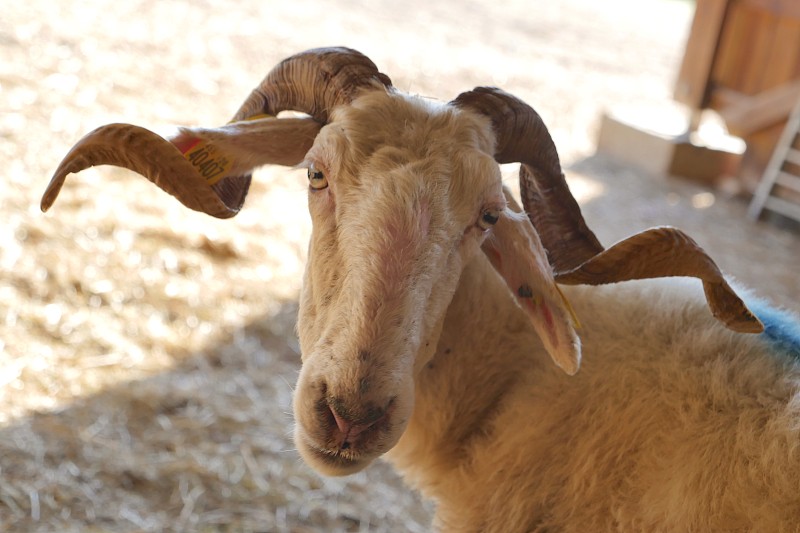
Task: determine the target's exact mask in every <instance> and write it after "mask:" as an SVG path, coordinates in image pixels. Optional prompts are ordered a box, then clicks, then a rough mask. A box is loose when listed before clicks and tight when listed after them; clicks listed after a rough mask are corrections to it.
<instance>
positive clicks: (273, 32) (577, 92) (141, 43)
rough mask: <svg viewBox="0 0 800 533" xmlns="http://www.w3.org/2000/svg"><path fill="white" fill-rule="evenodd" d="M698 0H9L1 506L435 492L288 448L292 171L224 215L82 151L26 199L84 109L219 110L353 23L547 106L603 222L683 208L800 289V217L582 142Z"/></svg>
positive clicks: (228, 109)
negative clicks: (316, 468)
mask: <svg viewBox="0 0 800 533" xmlns="http://www.w3.org/2000/svg"><path fill="white" fill-rule="evenodd" d="M691 9H692V5H691V3H689V2H680V1H671V0H648V1H644V2H642V1H636V0H630V1H622V0H613V1H606V2H600V3H598V2H594V1H592V0H584V1H580V0H568V1H562V2H529V1H525V2H523V1H518V2H517V1H510V2H506V3H502V4H486V5H480V4H470V5H469V9H465V8H464V7H463V5H462V4H461V3H458V2H444V3H437V4H435V5H432V4H430V3H423V2H419V3H415V2H411V3H406V4H402V5H401V4H398V3H392V2H377V3H375V2H372V3H366V2H358V1H351V2H348V1H343V2H337V3H330V2H319V1H316V0H306V1H298V2H292V3H272V2H256V1H250V0H247V1H242V2H237V3H235V4H232V3H229V2H223V1H221V0H208V1H205V2H178V1H160V2H154V1H152V0H141V1H133V2H110V1H101V0H87V1H83V2H77V3H72V4H70V3H64V2H44V1H41V0H31V1H28V2H16V3H10V4H9V5H7V6H4V8H3V11H4V12H3V16H2V17H0V57H2V58H3V60H2V61H0V102H2V107H0V168H2V169H3V173H2V176H3V184H4V191H3V193H2V194H0V210H2V215H3V224H0V529H2V530H6V531H162V530H165V529H175V530H204V531H216V530H235V531H256V530H257V531H298V532H299V531H366V530H369V531H403V530H408V531H427V530H428V521H429V517H430V512H431V510H430V507H423V506H422V505H421V504H420V501H419V497H418V496H416V495H413V494H411V493H409V492H408V491H407V490H406V489H404V488H403V487H402V485H401V483H400V482H399V480H398V479H397V478H396V476H394V475H393V474H392V473H391V472H390V471H389V469H388V468H387V467H386V466H385V465H380V464H379V465H376V466H374V467H372V468H370V469H369V470H368V472H366V473H365V474H361V475H359V476H355V477H354V478H352V479H350V480H324V479H322V478H320V477H318V476H317V475H316V474H314V473H313V472H311V471H310V470H309V469H308V468H307V467H306V466H305V465H303V464H302V463H301V462H300V461H299V459H298V457H297V455H296V453H295V452H294V450H293V445H292V443H291V439H290V431H291V416H290V405H291V387H292V384H293V383H294V380H295V377H296V372H297V369H298V354H297V350H298V348H297V345H296V340H295V338H294V334H293V329H292V327H293V321H294V313H295V312H296V299H297V294H298V291H299V284H300V276H301V272H302V265H303V263H304V255H305V250H306V242H307V235H308V232H309V229H310V222H309V220H308V216H307V213H306V207H305V196H304V190H305V187H306V186H305V184H304V177H303V175H302V172H298V171H287V170H284V169H265V170H263V171H260V172H259V173H258V174H257V176H256V179H255V182H256V183H255V185H254V187H253V189H252V191H251V194H250V197H249V200H248V203H247V206H246V208H245V210H244V211H243V212H242V213H241V214H240V215H239V216H237V217H236V218H235V219H232V220H229V221H219V220H213V219H210V218H208V217H206V216H204V215H200V214H197V213H192V212H188V211H187V210H185V208H183V207H182V206H181V205H180V204H178V203H177V202H176V201H174V200H173V199H171V198H169V197H167V196H166V195H164V194H162V193H160V191H158V190H156V189H155V188H154V187H152V186H151V185H150V184H149V183H147V182H146V181H145V180H144V179H142V178H140V177H138V176H135V175H133V174H132V173H130V172H127V171H122V170H118V169H111V168H108V167H101V168H97V169H91V170H87V171H84V172H82V173H80V174H79V175H77V176H72V177H70V178H69V179H68V181H67V184H66V186H65V188H64V191H63V193H62V195H61V197H60V198H59V200H58V201H57V202H56V204H55V206H54V207H53V209H52V211H51V212H50V213H48V214H47V215H43V214H41V213H40V212H39V209H38V201H39V196H40V195H41V193H42V191H43V190H44V188H45V186H46V183H47V181H48V180H49V177H50V174H51V172H52V171H53V169H54V168H55V167H56V165H57V164H58V162H59V160H60V158H61V157H63V155H64V154H65V153H66V152H67V150H68V149H69V148H70V147H71V146H72V145H73V144H74V143H75V142H76V141H77V140H78V139H79V138H80V137H81V136H82V135H83V134H85V133H86V132H88V131H90V130H91V129H93V128H95V127H97V126H99V125H101V124H106V123H110V122H117V121H122V122H132V123H136V124H138V125H141V126H145V127H148V128H150V129H153V130H155V131H168V129H169V128H170V127H172V126H173V125H175V124H186V125H220V124H224V123H226V122H227V121H228V120H229V119H230V116H231V115H232V113H233V112H234V110H235V109H236V108H237V107H238V105H239V103H240V102H241V101H242V100H243V99H244V97H245V96H246V95H247V94H248V93H249V91H250V90H251V88H252V87H253V86H254V85H255V84H256V83H257V82H258V81H259V80H260V79H261V78H262V77H263V75H264V74H265V73H266V72H267V71H268V70H269V68H270V67H271V66H272V65H274V64H275V63H276V62H277V61H278V60H280V59H282V58H284V57H285V56H287V55H290V54H292V53H294V52H297V51H300V50H304V49H306V48H310V47H315V46H320V45H338V44H344V45H348V46H351V47H354V48H357V49H360V50H361V51H363V52H365V53H366V54H367V55H369V56H370V57H371V58H372V59H373V60H374V61H375V62H376V63H377V64H378V66H379V67H380V68H381V69H382V70H383V71H384V72H386V73H387V74H389V75H390V76H391V77H392V79H393V81H394V84H395V85H396V86H397V87H399V88H401V89H403V90H407V91H409V92H411V93H415V94H421V95H424V96H428V97H435V98H438V99H440V100H444V101H447V100H449V99H452V98H453V97H454V96H456V95H457V94H458V93H459V92H461V91H463V90H468V89H471V88H472V87H474V86H477V85H486V84H495V85H501V86H503V88H505V89H506V90H508V91H510V92H512V93H514V94H516V95H518V96H520V97H522V98H523V99H525V100H526V101H528V102H529V103H531V104H532V105H534V107H535V108H536V109H537V110H538V111H539V112H540V114H541V115H542V116H543V117H544V119H545V121H546V122H547V123H548V125H549V127H550V130H551V133H552V135H553V137H554V139H555V141H556V143H557V145H558V146H559V150H560V152H561V156H562V160H563V161H564V163H565V166H567V168H568V170H567V175H568V178H569V180H570V184H571V186H572V188H573V190H574V193H575V195H576V197H577V198H578V200H579V201H580V202H581V204H582V205H583V206H584V209H585V211H586V215H587V220H588V221H589V223H590V224H591V225H592V227H593V228H595V230H596V231H597V233H598V235H599V236H600V237H601V239H602V240H603V242H605V243H607V244H609V243H610V242H611V241H614V240H617V239H619V238H622V237H624V236H627V235H629V234H631V233H633V232H635V231H638V230H641V229H644V228H645V227H647V226H650V225H657V224H663V223H671V224H676V225H688V226H689V227H690V229H692V231H693V232H695V233H693V234H697V233H699V237H698V240H700V241H701V243H702V244H704V245H706V246H707V247H708V248H709V249H710V250H711V251H712V252H713V253H714V254H715V257H717V258H718V260H719V262H720V264H721V265H722V266H723V268H724V269H726V270H727V271H729V272H731V273H733V274H734V275H736V276H737V277H739V278H740V279H742V280H744V281H745V282H746V283H748V284H750V285H754V286H758V287H763V288H764V291H765V293H766V294H767V296H769V297H771V298H773V299H774V300H775V301H778V302H779V303H781V304H782V305H787V306H790V307H792V306H793V307H794V308H795V309H797V306H796V305H794V302H796V301H797V298H798V296H800V294H798V288H797V285H796V281H795V274H794V270H793V268H794V267H793V265H795V264H797V259H800V258H798V257H797V253H798V252H797V251H796V250H798V249H800V247H798V246H797V240H796V236H794V235H793V234H790V233H786V232H780V231H777V230H774V229H771V228H770V227H769V226H768V225H765V224H760V225H757V226H752V225H749V223H748V222H747V221H746V220H744V218H743V212H744V210H743V207H742V206H741V205H739V204H737V203H735V202H734V203H731V202H729V201H728V199H726V198H720V197H719V195H715V193H713V192H711V191H707V190H704V189H699V188H696V187H692V186H690V185H686V184H680V183H675V182H672V181H666V180H663V179H655V178H652V177H647V176H642V175H640V174H638V173H637V172H635V171H633V170H631V169H626V168H624V167H620V166H615V165H614V164H613V163H611V162H609V161H606V160H604V159H602V158H594V157H592V154H593V150H594V138H595V130H596V125H597V119H598V117H599V115H600V113H601V111H602V110H603V109H607V108H614V107H616V106H620V105H630V104H631V103H632V102H633V103H636V105H638V106H644V107H648V108H654V107H655V108H660V107H662V106H666V107H671V106H673V105H674V104H673V103H672V102H671V101H670V94H671V91H672V83H673V80H674V77H675V74H676V72H677V66H678V63H679V60H680V56H681V53H682V49H683V44H684V40H685V35H686V33H687V31H688V25H689V21H690V18H691V13H692V11H691ZM511 182H513V178H512V179H510V180H509V183H511ZM737 210H738V211H737ZM739 211H741V212H739ZM692 231H690V233H692ZM767 253H768V254H769V257H770V260H769V261H768V262H767V264H765V262H764V260H763V258H764V257H765V254H767ZM790 265H791V268H790Z"/></svg>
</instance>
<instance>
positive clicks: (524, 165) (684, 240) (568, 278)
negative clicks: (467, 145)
mask: <svg viewBox="0 0 800 533" xmlns="http://www.w3.org/2000/svg"><path fill="white" fill-rule="evenodd" d="M452 104H453V105H455V106H457V107H462V108H469V109H472V110H473V111H477V112H479V113H482V114H484V115H486V116H488V117H489V118H490V119H491V121H492V126H493V128H494V130H495V134H496V136H497V146H496V148H495V152H496V153H495V159H496V160H497V161H498V163H511V162H519V163H521V165H520V173H519V179H520V196H521V197H522V203H523V206H524V209H525V212H526V213H527V215H528V218H529V219H530V220H531V223H532V224H533V226H534V228H536V231H537V233H539V237H540V238H541V240H542V244H543V245H544V247H545V248H546V249H547V253H548V260H549V261H550V265H551V266H552V267H553V270H554V274H555V280H556V282H558V283H563V284H567V285H577V284H589V285H600V284H606V283H616V282H620V281H628V280H634V279H645V278H658V277H669V276H691V277H696V278H699V279H701V280H702V281H703V288H704V291H705V295H706V300H707V301H708V305H709V307H710V308H711V312H712V314H713V315H714V316H715V317H716V318H717V319H718V320H720V321H721V322H722V323H723V324H725V325H726V326H727V327H728V328H730V329H732V330H734V331H739V332H744V333H760V332H761V331H763V330H764V326H763V324H761V322H760V321H759V320H758V318H756V317H755V316H754V315H753V314H752V313H751V312H750V310H749V309H748V308H747V306H746V305H745V304H744V302H742V300H741V299H740V298H739V297H738V296H737V295H736V293H735V292H734V291H733V289H732V288H731V287H730V286H729V285H728V283H727V282H726V281H725V279H724V277H723V276H722V273H721V272H720V270H719V268H718V267H717V265H716V264H715V263H714V261H713V260H712V259H711V258H710V257H709V256H708V254H706V252H705V251H704V250H703V249H702V248H701V247H700V246H699V245H698V244H697V243H696V242H695V241H694V240H692V239H691V238H690V237H689V236H688V235H686V234H685V233H683V232H682V231H680V230H677V229H675V228H653V229H649V230H646V231H643V232H641V233H638V234H636V235H633V236H632V237H629V238H627V239H625V240H623V241H621V242H619V243H617V244H615V245H614V246H612V247H611V248H609V249H608V250H605V249H604V248H603V246H602V245H601V244H600V242H599V241H598V240H597V237H595V235H594V233H592V231H591V230H590V229H589V228H588V226H587V225H586V222H585V220H584V219H583V215H582V214H581V210H580V207H579V206H578V203H577V202H576V201H575V198H574V197H573V196H572V193H571V192H570V190H569V187H568V185H567V182H566V179H565V178H564V173H563V172H562V170H561V164H560V162H559V159H558V153H557V151H556V147H555V144H554V143H553V140H552V138H551V137H550V134H549V133H548V131H547V128H546V126H545V125H544V123H543V121H542V119H541V117H540V116H539V114H538V113H536V111H534V110H533V108H531V107H530V106H529V105H528V104H526V103H524V102H523V101H521V100H519V99H518V98H516V97H514V96H512V95H510V94H508V93H506V92H504V91H502V90H500V89H496V88H492V87H478V88H476V89H474V90H472V91H469V92H466V93H462V94H461V95H459V96H458V98H456V99H455V100H454V101H453V102H452Z"/></svg>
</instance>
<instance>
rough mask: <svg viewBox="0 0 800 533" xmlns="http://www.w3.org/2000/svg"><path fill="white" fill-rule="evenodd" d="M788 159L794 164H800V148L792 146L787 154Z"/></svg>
mask: <svg viewBox="0 0 800 533" xmlns="http://www.w3.org/2000/svg"><path fill="white" fill-rule="evenodd" d="M786 161H787V162H789V163H791V164H793V165H800V150H797V149H795V148H790V149H789V151H788V152H787V154H786Z"/></svg>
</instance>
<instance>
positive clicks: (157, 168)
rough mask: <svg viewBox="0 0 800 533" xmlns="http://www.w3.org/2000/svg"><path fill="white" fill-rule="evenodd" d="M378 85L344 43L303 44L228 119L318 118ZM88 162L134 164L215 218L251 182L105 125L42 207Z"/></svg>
mask: <svg viewBox="0 0 800 533" xmlns="http://www.w3.org/2000/svg"><path fill="white" fill-rule="evenodd" d="M380 87H391V81H390V80H389V78H388V77H387V76H385V75H384V74H381V73H380V72H379V71H378V69H377V67H376V66H375V65H374V64H373V63H372V61H370V60H369V59H368V58H367V57H366V56H364V55H363V54H361V53H359V52H356V51H355V50H350V49H347V48H324V49H316V50H309V51H307V52H302V53H300V54H297V55H295V56H292V57H290V58H288V59H286V60H284V61H282V62H281V63H279V64H278V65H277V66H276V67H275V68H273V69H272V70H271V71H270V73H269V74H267V76H266V77H265V78H264V80H263V81H262V82H261V83H260V84H259V86H258V87H257V88H256V89H255V90H254V91H253V92H252V93H251V94H250V96H249V97H248V98H247V100H246V101H245V102H244V104H242V106H241V107H240V109H239V111H237V113H236V114H235V115H234V119H233V121H234V122H238V121H241V120H245V119H249V118H251V117H253V116H254V115H262V114H269V115H273V116H275V115H277V114H278V113H279V112H280V111H285V110H294V111H300V112H303V113H306V114H308V115H311V117H313V118H314V119H315V120H316V121H318V122H320V123H325V122H327V121H328V118H329V115H330V112H331V110H332V109H333V108H334V107H336V106H338V105H341V104H346V103H349V102H350V101H351V100H352V99H353V98H354V97H355V96H356V95H357V93H358V92H359V91H360V90H362V89H364V88H374V89H377V88H380ZM275 120H278V119H275ZM300 127H301V128H303V129H304V131H310V129H309V128H308V127H307V126H300ZM311 129H313V128H311ZM224 156H225V154H221V155H220V157H221V158H224ZM95 165H115V166H119V167H124V168H127V169H129V170H133V171H134V172H137V173H139V174H142V175H143V176H145V177H146V178H147V179H149V180H150V181H151V182H153V183H154V184H156V185H157V186H159V187H160V188H161V189H163V190H164V191H166V192H168V193H169V194H171V195H173V196H175V197H176V198H177V199H178V200H179V201H180V202H181V203H183V204H184V205H186V206H187V207H189V208H191V209H195V210H198V211H202V212H204V213H207V214H209V215H212V216H215V217H219V218H229V217H232V216H234V215H236V214H237V213H238V212H239V210H240V209H241V207H242V204H243V203H244V199H245V197H246V196H247V191H248V189H249V187H250V181H251V174H250V173H247V174H244V175H230V176H224V177H223V178H222V179H221V180H219V181H216V182H214V183H213V184H212V183H209V182H208V181H206V179H205V178H204V177H203V176H202V175H201V174H200V172H199V171H198V170H197V168H196V167H195V166H193V165H192V164H191V163H190V162H189V161H187V159H186V157H185V156H184V155H183V153H182V151H181V150H179V149H178V148H177V147H176V146H175V145H174V144H172V143H171V142H169V141H168V140H166V139H164V138H162V137H160V136H158V135H156V134H155V133H153V132H151V131H149V130H146V129H144V128H140V127H138V126H132V125H129V124H109V125H106V126H102V127H100V128H97V129H96V130H94V131H92V132H91V133H89V134H88V135H86V136H85V137H83V139H81V140H80V141H79V142H78V143H77V144H76V145H75V146H74V147H73V148H72V150H70V151H69V153H68V154H67V155H66V157H65V158H64V160H63V161H62V162H61V164H60V165H59V167H58V169H57V170H56V172H55V173H54V175H53V178H52V179H51V181H50V184H49V185H48V187H47V189H46V191H45V193H44V195H43V197H42V202H41V208H42V210H43V211H46V210H47V209H49V208H50V206H51V205H52V204H53V202H54V201H55V199H56V197H57V196H58V193H59V191H60V190H61V187H62V186H63V184H64V180H65V179H66V177H67V175H69V174H71V173H76V172H80V171H81V170H84V169H86V168H89V167H92V166H95Z"/></svg>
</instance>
